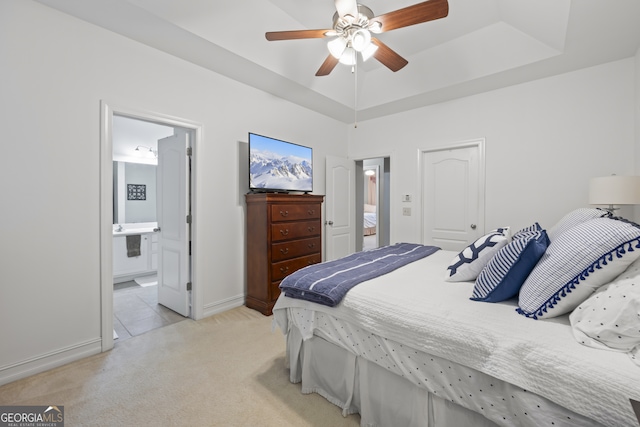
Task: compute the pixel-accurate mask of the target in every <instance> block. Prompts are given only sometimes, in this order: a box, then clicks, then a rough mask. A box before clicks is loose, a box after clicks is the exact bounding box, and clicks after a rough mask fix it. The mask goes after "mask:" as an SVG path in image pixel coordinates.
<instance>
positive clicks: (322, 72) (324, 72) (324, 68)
mask: <svg viewBox="0 0 640 427" xmlns="http://www.w3.org/2000/svg"><path fill="white" fill-rule="evenodd" d="M336 65H338V60H337V59H336V58H334V57H333V55H331V54H330V55H329V56H327V59H325V60H324V62H323V63H322V65H321V66H320V68H319V69H318V72H316V76H318V77H320V76H328V75H329V73H331V72H332V71H333V69H334V68H336Z"/></svg>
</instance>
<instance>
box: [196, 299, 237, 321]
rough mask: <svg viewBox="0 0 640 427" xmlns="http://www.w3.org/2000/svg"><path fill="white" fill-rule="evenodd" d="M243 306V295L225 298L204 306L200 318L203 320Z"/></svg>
mask: <svg viewBox="0 0 640 427" xmlns="http://www.w3.org/2000/svg"><path fill="white" fill-rule="evenodd" d="M243 305H244V294H242V295H238V296H235V297H232V298H227V299H225V300H222V301H217V302H215V303H213V304H207V305H205V306H204V311H203V313H202V317H203V318H205V317H209V316H213V315H214V314H218V313H222V312H223V311H227V310H231V309H232V308H236V307H241V306H243Z"/></svg>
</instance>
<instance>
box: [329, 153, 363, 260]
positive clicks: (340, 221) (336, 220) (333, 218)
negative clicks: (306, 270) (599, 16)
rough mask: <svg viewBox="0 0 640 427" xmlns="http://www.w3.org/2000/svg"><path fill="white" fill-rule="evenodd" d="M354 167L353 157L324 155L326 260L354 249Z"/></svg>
mask: <svg viewBox="0 0 640 427" xmlns="http://www.w3.org/2000/svg"><path fill="white" fill-rule="evenodd" d="M355 169H356V165H355V162H354V161H353V160H349V159H345V158H340V157H332V156H327V163H326V194H325V212H326V215H325V217H326V218H325V230H326V231H325V248H326V250H325V261H331V260H334V259H338V258H342V257H344V256H347V255H350V254H352V253H353V252H355V244H356V229H355V215H354V211H355V196H356V190H355V186H356V181H355V179H356V178H355V177H356V175H355Z"/></svg>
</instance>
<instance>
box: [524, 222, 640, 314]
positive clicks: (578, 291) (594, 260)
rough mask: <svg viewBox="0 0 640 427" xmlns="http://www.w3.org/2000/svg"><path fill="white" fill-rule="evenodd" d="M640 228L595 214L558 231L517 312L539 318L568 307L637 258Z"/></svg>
mask: <svg viewBox="0 0 640 427" xmlns="http://www.w3.org/2000/svg"><path fill="white" fill-rule="evenodd" d="M639 227H640V226H638V225H637V224H634V223H632V222H629V221H625V220H619V219H613V218H596V219H592V220H589V221H586V222H583V223H582V224H578V225H576V226H575V227H573V228H570V229H568V230H567V231H565V232H564V233H562V234H561V235H559V236H558V237H557V238H556V240H552V241H551V244H550V245H549V248H548V249H547V251H546V252H545V254H544V255H542V258H540V261H539V262H538V264H537V265H536V266H535V268H534V269H533V271H531V274H530V275H529V277H528V278H527V280H526V281H525V282H524V284H523V285H522V288H521V289H520V296H519V301H518V305H519V308H518V309H517V310H518V312H519V313H520V314H523V315H525V316H527V317H532V318H534V319H540V318H549V317H556V316H560V315H562V314H565V313H569V312H570V311H572V310H573V309H574V308H576V307H577V306H578V305H580V304H581V303H582V302H583V301H584V300H586V299H587V298H588V297H589V296H590V295H591V294H592V293H593V292H594V291H595V290H596V289H598V288H599V287H600V286H602V285H604V284H605V283H608V282H610V281H611V280H612V279H613V278H615V277H616V276H618V275H619V274H620V273H622V272H623V271H624V270H626V268H627V267H628V266H629V264H631V263H632V262H634V261H635V260H636V259H638V257H640V228H639Z"/></svg>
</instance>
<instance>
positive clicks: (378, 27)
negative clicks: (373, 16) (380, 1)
mask: <svg viewBox="0 0 640 427" xmlns="http://www.w3.org/2000/svg"><path fill="white" fill-rule="evenodd" d="M369 31H371V32H372V33H375V34H380V33H381V32H382V23H381V22H380V21H373V22H371V23H370V24H369Z"/></svg>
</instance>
